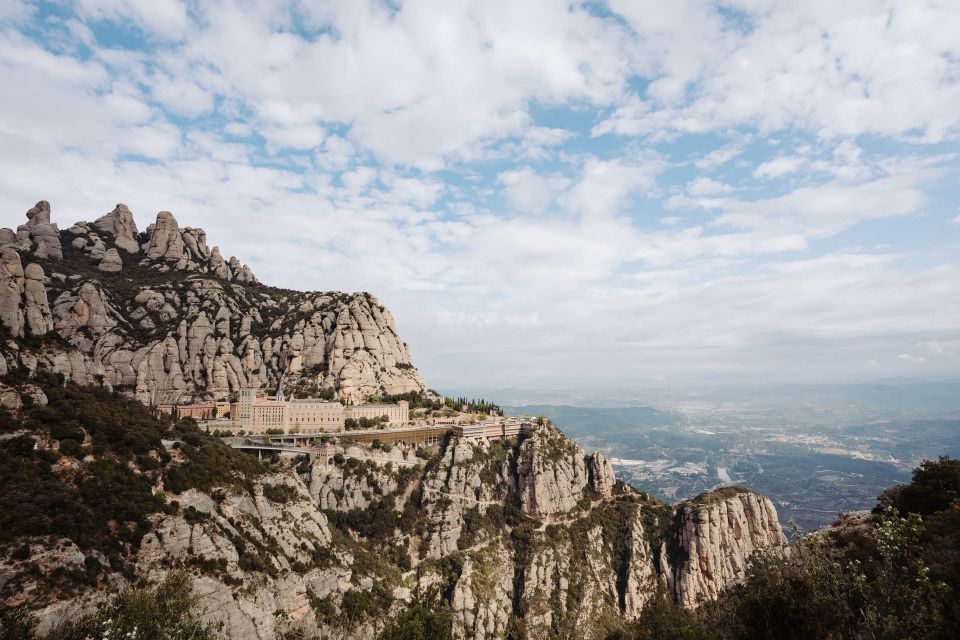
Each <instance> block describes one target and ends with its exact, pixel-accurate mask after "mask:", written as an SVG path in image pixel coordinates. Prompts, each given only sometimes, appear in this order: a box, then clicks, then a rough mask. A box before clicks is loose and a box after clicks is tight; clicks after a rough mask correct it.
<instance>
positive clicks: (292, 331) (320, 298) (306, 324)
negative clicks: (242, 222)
mask: <svg viewBox="0 0 960 640" xmlns="http://www.w3.org/2000/svg"><path fill="white" fill-rule="evenodd" d="M63 235H64V243H63V245H62V246H61V243H60V233H59V231H57V228H56V225H53V224H51V223H50V206H49V204H48V203H47V202H45V201H41V202H39V203H38V204H37V205H36V206H35V207H34V208H33V209H31V210H30V211H29V212H28V221H27V223H26V224H24V225H21V226H20V227H19V228H18V230H17V233H16V234H14V233H13V232H12V231H11V230H9V229H0V248H2V254H0V256H2V257H0V321H2V322H3V324H4V325H6V326H7V327H8V328H9V329H10V330H11V332H12V333H13V334H14V335H16V336H22V335H23V332H24V330H25V329H24V327H26V329H27V330H29V331H30V332H31V334H32V335H44V334H47V333H48V332H50V331H51V330H55V331H56V333H57V334H58V335H59V337H61V338H64V339H66V340H68V341H69V342H70V344H71V345H72V346H73V347H74V348H76V349H77V350H78V351H79V353H77V354H73V355H69V354H67V353H66V352H64V351H63V347H62V346H59V347H58V346H57V345H56V344H55V343H54V342H52V341H51V342H50V343H49V344H47V345H46V346H45V347H44V348H43V349H42V350H41V351H39V352H30V353H29V354H24V353H18V354H14V353H11V352H3V351H2V350H0V355H2V356H3V359H4V360H5V363H6V364H8V365H10V366H14V365H18V364H22V363H20V362H17V361H16V360H17V358H18V357H24V356H25V355H26V357H27V358H28V360H29V359H37V360H38V361H39V362H43V363H48V364H51V365H52V366H54V367H55V368H56V369H57V372H59V373H62V374H64V375H65V376H66V377H67V378H68V379H71V380H76V381H78V382H85V383H88V382H93V381H94V380H99V379H101V377H102V379H103V380H104V381H105V382H106V383H107V384H108V385H110V386H112V387H116V388H119V389H123V390H127V391H130V392H132V393H134V394H135V395H136V396H137V397H138V398H139V399H140V400H142V401H144V402H147V403H156V402H177V401H189V400H190V399H192V398H211V397H212V398H218V399H219V398H226V397H228V396H230V394H231V393H234V392H236V391H237V390H238V389H239V388H240V387H242V386H244V385H259V386H263V387H266V388H273V389H275V388H276V387H277V386H278V385H279V384H280V383H281V380H283V382H284V384H291V385H296V384H299V385H301V387H306V388H327V389H334V390H336V391H337V392H339V393H340V394H341V397H343V398H344V399H347V398H349V399H352V400H355V401H362V400H364V399H365V398H366V397H367V396H370V395H375V394H379V395H382V394H399V393H406V392H409V391H422V390H424V389H425V387H424V384H423V381H422V379H421V378H420V375H419V373H418V372H417V370H416V369H415V368H414V367H413V365H412V363H411V360H410V354H409V353H408V351H407V347H406V345H405V344H404V343H403V341H402V340H400V338H399V336H398V335H397V333H396V329H395V327H394V321H393V317H392V316H391V315H390V313H389V311H387V310H386V309H385V308H384V307H383V306H382V305H380V304H379V302H378V301H377V300H376V298H374V297H373V296H371V295H369V294H352V295H347V294H343V293H338V292H331V293H318V292H317V293H315V292H311V293H299V292H294V291H282V290H277V289H268V288H266V287H262V286H260V284H259V283H258V281H257V279H256V278H255V277H254V275H253V273H252V272H251V271H250V268H249V267H247V266H246V265H243V264H241V263H240V261H239V260H237V259H236V258H234V257H231V258H230V259H229V260H224V258H223V257H222V255H221V254H220V250H219V249H218V248H217V247H214V248H213V249H210V248H209V247H208V246H207V239H206V238H207V237H206V233H205V232H204V231H203V230H202V229H198V228H191V227H186V228H181V227H180V226H179V225H178V223H177V221H176V219H175V218H174V216H173V214H171V213H169V212H166V211H162V212H160V213H159V214H158V215H157V218H156V221H155V223H154V224H152V225H150V226H149V227H148V228H147V231H146V233H145V234H143V235H142V236H141V234H138V232H137V226H136V223H135V222H134V219H133V214H132V213H131V212H130V210H129V209H128V208H127V207H126V206H125V205H123V204H118V205H117V206H116V207H115V208H114V209H113V211H111V212H110V213H107V214H106V215H104V216H102V217H100V218H98V219H97V220H96V221H95V222H93V223H92V224H91V223H87V222H82V221H81V222H77V223H75V224H73V225H72V226H71V227H70V228H69V229H67V231H66V232H64V234H63ZM141 239H143V243H142V246H141V243H140V241H141ZM64 256H66V258H67V259H66V260H64ZM140 256H143V257H140ZM30 260H36V261H37V264H36V265H34V266H33V267H29V268H28V270H27V272H26V273H24V268H23V265H24V264H27V263H28V262H29V261H30ZM124 260H127V261H128V262H127V264H128V265H131V267H130V269H134V270H133V271H129V270H128V269H126V268H124ZM131 260H132V261H133V262H130V261H131ZM44 269H46V270H47V272H48V273H49V274H50V278H49V280H47V279H45V277H44V273H43V271H44ZM117 272H122V273H123V274H124V276H125V278H124V279H121V280H116V279H112V280H111V279H107V278H106V277H105V275H104V274H112V273H117ZM51 307H52V309H53V314H52V316H51ZM78 358H79V361H78ZM28 364H29V363H28Z"/></svg>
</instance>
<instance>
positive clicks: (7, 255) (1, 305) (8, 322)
mask: <svg viewBox="0 0 960 640" xmlns="http://www.w3.org/2000/svg"><path fill="white" fill-rule="evenodd" d="M23 282H24V278H23V266H22V265H21V264H20V254H19V253H17V251H16V250H15V249H13V248H10V247H4V248H3V249H0V321H2V322H3V324H4V325H5V326H6V327H7V328H8V329H10V333H12V334H13V335H14V336H17V337H20V336H23V322H24V320H23V311H22V309H21V308H20V305H21V303H22V302H23Z"/></svg>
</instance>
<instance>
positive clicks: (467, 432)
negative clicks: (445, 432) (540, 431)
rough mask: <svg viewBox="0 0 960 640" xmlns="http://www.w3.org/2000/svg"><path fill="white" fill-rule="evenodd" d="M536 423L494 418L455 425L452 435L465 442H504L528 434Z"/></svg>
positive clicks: (516, 419)
mask: <svg viewBox="0 0 960 640" xmlns="http://www.w3.org/2000/svg"><path fill="white" fill-rule="evenodd" d="M536 426H537V425H536V423H534V422H531V421H529V420H520V419H519V418H494V419H491V420H484V421H483V422H477V423H475V424H464V425H455V426H454V427H453V434H454V435H456V436H459V437H461V438H466V439H467V440H486V441H491V440H505V439H507V438H511V437H513V436H517V435H520V434H521V433H529V432H530V431H533V430H534V429H535V428H536Z"/></svg>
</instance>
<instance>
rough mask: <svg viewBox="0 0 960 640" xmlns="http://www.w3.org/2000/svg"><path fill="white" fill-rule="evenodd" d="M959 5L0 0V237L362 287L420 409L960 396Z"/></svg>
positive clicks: (315, 285) (272, 279)
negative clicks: (563, 399) (604, 397)
mask: <svg viewBox="0 0 960 640" xmlns="http://www.w3.org/2000/svg"><path fill="white" fill-rule="evenodd" d="M958 34H960V2H956V1H955V0H946V1H943V2H936V1H932V0H931V1H925V0H910V1H906V0H905V1H902V2H891V1H884V0H874V1H864V0H845V1H844V2H836V1H835V0H830V1H824V0H806V1H804V2H792V1H791V2H777V1H773V0H729V1H725V2H709V1H700V0H672V1H671V2H658V1H653V0H631V1H627V0H609V1H608V2H586V3H580V2H572V3H571V2H557V1H547V0H527V1H525V2H515V1H512V0H511V1H500V0H485V1H483V2H460V1H457V0H416V1H404V2H401V1H391V2H364V1H363V0H334V1H330V2H309V1H307V0H299V1H290V2H281V1H259V0H250V1H240V0H206V1H203V2H192V1H184V0H77V1H75V2H26V1H24V0H0V87H2V88H3V89H2V95H0V225H2V226H10V227H14V228H15V227H16V226H17V225H18V224H21V223H22V222H23V220H24V218H23V215H24V212H25V211H26V210H27V209H29V208H30V207H31V206H32V205H33V204H34V203H35V202H36V201H38V200H40V199H46V200H49V201H50V202H51V205H52V212H53V219H54V221H55V222H58V223H59V224H60V227H61V228H66V227H68V226H70V224H72V223H73V222H74V221H76V220H88V221H89V220H93V219H95V218H97V217H99V216H101V215H103V214H104V213H106V212H108V211H110V210H111V209H112V208H113V207H114V205H115V204H116V203H118V202H123V203H125V204H127V205H128V206H129V207H130V208H131V210H132V211H133V212H134V215H135V217H136V219H137V222H138V225H139V227H140V229H141V230H142V229H144V228H145V227H146V226H147V225H148V224H149V223H151V222H152V221H153V220H154V219H155V217H156V214H157V212H158V211H161V210H169V211H171V212H173V213H174V215H175V216H176V218H177V220H178V221H179V223H180V225H181V226H192V227H202V228H204V229H205V230H206V232H207V237H208V240H209V241H210V244H211V245H214V244H216V245H219V246H220V247H221V250H222V252H223V253H224V255H227V256H229V255H236V256H238V257H239V258H240V259H241V260H242V261H243V262H245V263H248V264H250V266H251V267H252V268H253V270H254V273H256V274H257V276H258V277H259V278H260V279H261V280H262V281H263V282H265V283H269V284H272V285H276V286H282V287H289V288H294V289H299V290H341V291H361V290H363V291H370V292H372V293H373V294H375V295H376V296H377V297H378V298H379V299H380V301H381V302H382V303H384V304H386V305H387V306H388V307H389V308H390V309H391V310H392V312H393V314H394V316H395V317H396V319H397V329H398V332H399V333H400V335H401V336H402V337H403V338H404V339H405V340H406V341H407V342H408V343H409V345H410V349H411V352H412V355H413V358H414V363H415V364H416V365H417V366H418V367H419V369H420V370H421V372H422V373H423V374H424V377H425V378H426V380H427V382H428V384H430V386H433V387H437V388H458V387H467V386H470V387H484V386H486V387H506V386H515V387H520V388H525V387H528V388H554V387H556V388H578V387H584V388H586V387H605V386H613V385H617V386H621V385H637V386H643V385H649V384H689V383H694V384H695V383H705V382H710V383H717V382H763V381H777V382H783V381H804V382H854V381H865V380H874V379H882V378H889V377H925V378H935V377H951V378H957V377H960V188H958V180H957V178H958V175H957V174H958V169H960V163H958V158H957V153H958V150H960V148H958V138H960V38H958V37H957V35H958Z"/></svg>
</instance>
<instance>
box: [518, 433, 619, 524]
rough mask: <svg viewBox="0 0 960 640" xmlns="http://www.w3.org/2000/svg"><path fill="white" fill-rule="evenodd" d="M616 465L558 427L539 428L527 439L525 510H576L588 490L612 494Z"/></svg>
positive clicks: (522, 486) (521, 474)
mask: <svg viewBox="0 0 960 640" xmlns="http://www.w3.org/2000/svg"><path fill="white" fill-rule="evenodd" d="M614 482H615V478H614V476H613V467H612V466H611V465H610V463H609V462H608V461H607V460H606V459H604V458H603V457H602V456H600V454H595V455H593V456H587V455H585V454H584V453H583V451H582V450H581V449H580V448H579V447H577V446H576V445H575V444H574V443H573V442H572V441H571V440H569V439H568V438H567V437H566V436H564V435H563V434H562V433H560V431H559V430H557V429H556V428H554V427H550V426H545V427H542V428H540V429H537V430H536V431H535V432H534V434H533V435H532V436H531V437H530V438H528V439H527V440H526V441H525V442H524V443H523V449H522V451H521V454H520V460H519V463H518V488H519V491H520V498H521V501H522V505H523V510H524V511H525V512H526V513H528V514H530V515H533V516H538V517H549V516H551V515H554V514H558V513H566V512H568V511H571V510H573V509H574V508H575V507H576V506H577V504H578V503H579V502H580V501H581V500H583V499H584V498H589V497H590V496H589V495H588V493H587V492H588V491H590V492H592V493H593V494H594V495H598V496H602V497H609V496H610V493H611V490H612V488H613V485H614Z"/></svg>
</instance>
